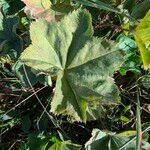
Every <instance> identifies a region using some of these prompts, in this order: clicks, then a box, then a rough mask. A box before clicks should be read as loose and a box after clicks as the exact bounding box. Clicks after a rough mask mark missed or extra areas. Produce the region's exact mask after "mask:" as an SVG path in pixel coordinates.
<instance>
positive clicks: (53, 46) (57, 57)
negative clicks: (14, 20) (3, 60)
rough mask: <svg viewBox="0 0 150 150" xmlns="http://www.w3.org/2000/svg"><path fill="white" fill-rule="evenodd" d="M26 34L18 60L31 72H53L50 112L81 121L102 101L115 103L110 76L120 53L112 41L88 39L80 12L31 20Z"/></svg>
mask: <svg viewBox="0 0 150 150" xmlns="http://www.w3.org/2000/svg"><path fill="white" fill-rule="evenodd" d="M41 29H42V30H41ZM30 34H31V40H32V44H31V45H30V46H29V47H28V48H27V49H26V50H25V51H24V52H23V53H22V56H21V57H20V59H21V61H22V62H24V63H25V64H26V65H28V66H30V67H32V68H34V69H36V70H39V71H42V72H45V73H49V74H51V75H55V74H57V81H56V90H55V94H54V97H53V100H52V102H51V111H52V112H53V113H55V114H57V115H59V114H63V115H68V116H70V117H71V118H72V120H77V121H84V122H86V121H87V120H90V119H97V118H98V117H99V115H100V112H99V111H100V110H99V107H100V105H101V104H102V103H104V104H114V103H116V102H118V100H119V99H120V98H119V92H118V89H117V86H116V85H115V84H114V81H113V79H112V78H111V76H112V75H113V73H114V71H116V70H117V69H119V67H120V66H121V64H122V63H123V57H122V53H121V51H120V50H119V48H117V46H116V44H115V43H114V42H112V41H107V40H103V39H100V38H96V37H93V28H92V18H91V15H90V14H89V13H88V12H87V11H86V10H77V11H74V12H72V13H70V14H69V15H68V16H65V17H64V18H63V19H62V20H61V21H60V22H55V21H53V22H51V23H47V22H46V21H43V20H37V21H36V22H34V23H32V25H31V27H30ZM41 40H42V41H41Z"/></svg>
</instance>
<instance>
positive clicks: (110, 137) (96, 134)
mask: <svg viewBox="0 0 150 150" xmlns="http://www.w3.org/2000/svg"><path fill="white" fill-rule="evenodd" d="M126 132H127V133H123V134H115V133H106V132H103V131H101V130H99V129H94V130H93V132H92V137H91V138H90V140H89V141H88V142H87V143H86V144H85V149H86V150H97V149H99V148H101V149H104V150H119V149H120V150H135V145H136V142H135V140H133V141H132V142H130V143H128V142H129V141H130V140H131V139H132V138H133V134H134V133H135V132H133V131H126ZM127 135H130V136H127ZM126 143H128V144H127V145H126V146H125V147H124V148H122V147H123V146H124V145H125V144H126ZM149 147H150V144H149V143H148V142H146V141H144V140H143V142H142V150H149Z"/></svg>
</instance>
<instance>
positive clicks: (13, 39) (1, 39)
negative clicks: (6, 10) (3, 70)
mask: <svg viewBox="0 0 150 150" xmlns="http://www.w3.org/2000/svg"><path fill="white" fill-rule="evenodd" d="M17 25H18V17H6V16H5V15H4V14H3V11H2V10H1V12H0V56H3V55H6V54H10V53H14V56H15V58H17V57H18V56H19V55H20V53H21V51H22V39H21V38H20V37H19V36H18V35H17V33H16V28H17Z"/></svg>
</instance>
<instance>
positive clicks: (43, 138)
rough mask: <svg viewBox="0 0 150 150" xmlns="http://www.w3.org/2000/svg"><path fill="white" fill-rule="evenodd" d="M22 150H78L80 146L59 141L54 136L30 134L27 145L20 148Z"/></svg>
mask: <svg viewBox="0 0 150 150" xmlns="http://www.w3.org/2000/svg"><path fill="white" fill-rule="evenodd" d="M21 149H22V150H26V149H29V150H79V149H80V146H79V145H77V144H73V143H71V142H70V141H60V140H59V139H58V137H57V136H56V134H49V135H45V134H44V133H39V134H38V133H36V134H30V135H29V137H28V143H27V144H26V145H24V144H23V145H22V146H21Z"/></svg>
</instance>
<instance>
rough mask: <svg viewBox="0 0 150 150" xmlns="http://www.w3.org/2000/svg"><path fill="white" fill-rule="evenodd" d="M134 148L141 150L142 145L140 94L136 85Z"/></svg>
mask: <svg viewBox="0 0 150 150" xmlns="http://www.w3.org/2000/svg"><path fill="white" fill-rule="evenodd" d="M136 116H137V122H136V132H137V134H136V150H141V145H142V129H141V108H140V96H139V88H138V87H137V106H136Z"/></svg>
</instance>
